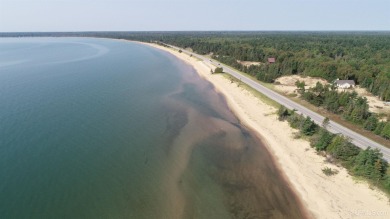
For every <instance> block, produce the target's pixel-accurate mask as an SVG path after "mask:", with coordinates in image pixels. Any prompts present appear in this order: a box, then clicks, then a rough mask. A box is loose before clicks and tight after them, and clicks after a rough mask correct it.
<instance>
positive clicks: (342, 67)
mask: <svg viewBox="0 0 390 219" xmlns="http://www.w3.org/2000/svg"><path fill="white" fill-rule="evenodd" d="M122 35H124V36H123V38H130V39H135V40H142V41H151V40H153V41H161V42H164V43H168V44H172V45H176V46H179V47H182V48H192V49H193V51H194V52H196V53H199V54H212V58H214V59H216V60H219V61H221V62H223V63H225V64H227V65H230V66H232V67H234V68H236V69H238V70H240V71H243V72H246V73H248V74H250V75H252V76H254V77H256V78H257V79H259V80H261V81H265V82H273V81H274V79H276V78H277V77H280V76H282V75H291V74H300V75H307V76H313V77H321V78H325V79H327V80H328V81H333V80H335V79H336V78H340V79H350V80H355V82H356V83H357V84H359V85H361V86H362V87H365V88H367V89H368V91H370V92H371V93H373V94H375V95H377V96H379V97H380V98H381V99H383V100H386V101H389V100H390V87H389V86H388V85H389V84H390V34H389V33H388V32H165V33H164V32H160V33H158V32H157V33H138V34H137V33H128V34H122ZM270 57H274V58H276V62H275V63H272V64H268V61H267V59H268V58H270ZM237 60H240V61H254V62H261V63H263V64H261V65H258V66H257V65H251V66H244V65H242V64H240V63H239V62H237Z"/></svg>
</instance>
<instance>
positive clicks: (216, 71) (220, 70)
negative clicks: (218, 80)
mask: <svg viewBox="0 0 390 219" xmlns="http://www.w3.org/2000/svg"><path fill="white" fill-rule="evenodd" d="M214 73H223V68H222V67H216V68H215V70H214Z"/></svg>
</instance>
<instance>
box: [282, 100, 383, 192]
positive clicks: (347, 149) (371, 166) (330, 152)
mask: <svg viewBox="0 0 390 219" xmlns="http://www.w3.org/2000/svg"><path fill="white" fill-rule="evenodd" d="M278 116H279V120H281V121H284V120H287V121H288V122H289V124H290V126H291V127H293V128H295V129H298V130H299V133H300V134H302V135H303V136H305V137H307V138H309V139H310V145H311V146H312V147H313V148H314V149H315V150H317V151H318V152H320V153H323V154H324V155H325V156H327V157H328V161H329V162H333V163H339V164H341V165H342V166H343V167H345V168H346V169H347V170H348V171H349V172H350V173H351V174H352V175H355V176H359V177H362V178H364V179H366V180H368V181H369V182H371V183H372V184H374V185H376V186H378V187H380V188H382V189H383V190H385V191H386V192H387V193H390V173H389V171H388V163H387V161H385V160H384V159H383V154H382V153H381V152H380V151H379V150H378V149H371V148H369V147H368V148H367V149H365V150H362V149H360V148H358V147H356V146H355V145H354V144H352V143H351V141H350V140H349V139H347V138H345V137H344V136H342V135H337V134H332V133H330V132H329V131H327V130H326V129H325V128H326V125H327V122H324V123H323V126H322V127H320V126H318V125H316V124H315V123H314V122H313V121H312V120H311V119H310V118H308V117H304V116H302V115H300V114H297V113H295V111H292V110H288V109H287V108H285V107H284V106H280V108H279V110H278ZM328 121H329V120H328Z"/></svg>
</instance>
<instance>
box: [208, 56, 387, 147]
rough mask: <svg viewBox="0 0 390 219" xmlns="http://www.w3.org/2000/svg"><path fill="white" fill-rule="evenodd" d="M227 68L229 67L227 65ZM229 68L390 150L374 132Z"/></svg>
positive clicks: (263, 99) (255, 93)
mask: <svg viewBox="0 0 390 219" xmlns="http://www.w3.org/2000/svg"><path fill="white" fill-rule="evenodd" d="M212 60H213V61H215V62H219V61H218V60H214V59H212ZM223 65H225V64H223ZM226 66H228V65H226ZM222 67H223V66H222ZM228 67H229V68H231V69H234V70H235V71H236V72H238V73H239V74H241V75H243V76H246V77H248V78H250V79H252V80H254V81H256V82H257V83H259V84H261V85H263V86H265V87H267V88H269V89H271V90H273V91H275V92H277V93H279V94H281V95H283V96H284V97H287V98H289V99H290V100H292V101H294V102H296V103H298V104H301V105H303V106H304V107H306V108H308V109H310V110H312V111H314V112H316V113H318V114H320V115H322V116H324V117H328V118H329V119H331V120H332V121H334V122H337V123H339V124H340V125H342V126H344V127H346V128H348V129H350V130H352V131H354V132H356V133H359V134H360V135H362V136H364V137H367V138H369V139H371V140H373V141H375V142H377V143H379V144H382V145H384V146H386V147H387V148H390V141H388V140H386V139H383V138H382V137H380V136H377V135H375V134H374V133H372V132H369V131H367V130H364V129H363V128H362V127H360V126H358V125H355V124H352V123H351V122H348V121H346V120H345V119H343V118H342V116H341V115H337V114H333V113H330V112H328V111H327V110H325V109H322V108H318V107H316V106H314V105H312V104H310V103H308V102H306V101H304V100H302V99H300V98H299V97H297V96H296V97H294V96H289V95H286V94H284V93H282V92H280V91H278V90H276V89H275V86H274V84H271V83H265V82H262V81H259V80H257V78H255V77H253V76H251V75H249V74H247V73H244V72H242V71H239V70H238V69H236V68H233V67H231V66H228ZM225 77H227V78H228V79H229V80H230V78H233V79H234V81H235V82H240V81H239V80H238V79H236V78H234V77H232V76H230V75H227V74H225ZM240 83H241V84H240V86H242V87H243V88H244V89H246V90H248V91H249V92H251V93H252V94H254V95H255V96H257V97H258V98H260V99H261V100H262V101H263V102H265V103H267V104H269V105H271V106H273V107H276V108H278V107H279V106H280V104H279V103H277V102H276V101H274V100H272V99H270V98H268V97H267V96H265V95H264V94H262V93H260V92H258V91H257V90H255V89H253V88H251V87H250V86H248V85H246V84H244V83H243V82H240ZM367 146H369V145H367Z"/></svg>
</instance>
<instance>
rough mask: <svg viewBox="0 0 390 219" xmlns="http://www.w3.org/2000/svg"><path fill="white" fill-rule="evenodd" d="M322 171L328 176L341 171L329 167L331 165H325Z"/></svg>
mask: <svg viewBox="0 0 390 219" xmlns="http://www.w3.org/2000/svg"><path fill="white" fill-rule="evenodd" d="M322 172H323V173H324V174H325V175H327V176H332V175H336V174H337V173H339V171H338V170H333V169H332V168H329V167H325V168H323V169H322Z"/></svg>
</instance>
